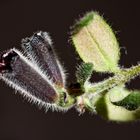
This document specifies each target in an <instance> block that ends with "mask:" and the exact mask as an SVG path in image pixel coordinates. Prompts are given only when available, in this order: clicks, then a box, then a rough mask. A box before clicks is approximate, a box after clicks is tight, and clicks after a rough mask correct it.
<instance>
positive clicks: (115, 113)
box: [95, 87, 140, 122]
mask: <svg viewBox="0 0 140 140" xmlns="http://www.w3.org/2000/svg"><path fill="white" fill-rule="evenodd" d="M130 95H131V94H130V92H129V91H128V90H126V89H125V88H124V87H115V88H113V89H111V90H110V91H109V92H108V93H106V95H105V96H101V97H100V98H99V99H98V101H97V102H96V104H95V106H96V111H97V114H99V115H101V116H102V117H103V118H105V119H107V120H112V121H118V122H128V121H134V120H137V119H139V118H140V109H137V110H134V111H130V110H127V109H126V108H124V107H121V106H116V105H114V104H112V101H121V100H123V99H125V98H127V97H128V96H130Z"/></svg>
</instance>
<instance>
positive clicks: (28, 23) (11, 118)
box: [0, 0, 140, 140]
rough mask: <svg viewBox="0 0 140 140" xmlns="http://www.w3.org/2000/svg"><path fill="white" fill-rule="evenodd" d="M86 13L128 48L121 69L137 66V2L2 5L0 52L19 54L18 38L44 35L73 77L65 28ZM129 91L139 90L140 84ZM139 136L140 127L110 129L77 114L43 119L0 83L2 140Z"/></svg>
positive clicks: (36, 0)
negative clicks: (96, 13) (93, 15)
mask: <svg viewBox="0 0 140 140" xmlns="http://www.w3.org/2000/svg"><path fill="white" fill-rule="evenodd" d="M90 10H97V11H99V12H100V13H101V14H104V17H105V18H106V19H107V20H108V21H109V23H110V24H111V25H112V27H113V29H115V30H116V31H117V38H119V42H120V45H121V46H122V47H123V46H126V49H127V52H128V54H127V55H125V49H123V48H122V49H121V52H122V56H121V61H120V64H121V65H124V66H125V67H129V66H131V65H135V64H137V62H138V61H139V60H140V55H139V51H140V48H139V47H140V45H139V44H140V43H139V42H140V39H139V33H140V28H139V25H140V15H139V13H140V8H139V3H138V0H133V1H128V0H116V1H115V0H83V1H82V0H70V1H66V0H65V1H64V2H63V1H62V0H58V1H57V0H44V1H41V0H23V1H21V0H1V1H0V50H1V51H2V50H5V49H8V48H11V47H13V46H15V47H17V48H20V40H21V39H22V38H24V37H26V36H30V35H32V33H33V32H35V31H37V30H44V31H48V32H49V33H50V34H51V36H52V38H53V41H54V42H55V43H54V44H55V49H56V50H57V52H58V55H59V57H60V59H61V60H62V61H63V63H64V65H65V67H66V69H67V71H68V72H70V73H71V74H72V75H73V74H74V71H75V64H76V63H77V62H79V60H78V58H75V56H77V55H76V54H75V53H74V49H73V48H72V47H71V45H70V44H69V42H68V39H69V31H70V30H69V27H70V26H71V25H72V24H73V23H74V20H75V19H76V18H78V17H80V15H82V14H83V13H85V12H86V11H90ZM73 79H74V76H70V78H69V80H73ZM93 79H94V78H93ZM96 79H98V77H97V76H96ZM129 87H130V88H132V87H133V88H137V89H140V80H139V78H137V79H136V80H133V83H130V85H129ZM139 132H140V123H139V122H137V123H128V124H117V123H111V122H106V121H105V120H102V119H101V118H100V117H98V116H94V115H93V116H92V115H90V114H88V113H86V114H84V115H82V116H78V113H77V112H76V111H75V110H71V111H69V112H67V113H65V114H63V113H57V112H51V111H49V112H48V113H46V114H45V113H44V110H39V109H38V108H37V107H36V106H35V105H31V104H30V103H28V102H27V101H26V100H23V98H22V97H21V96H18V95H15V94H14V90H12V89H11V88H9V87H8V86H6V85H5V84H4V83H3V82H0V140H53V139H61V140H63V139H65V140H69V139H71V140H72V139H79V140H86V139H93V140H102V139H104V140H105V139H107V140H112V139H113V140H122V139H123V140H125V139H126V140H132V139H136V138H137V137H139Z"/></svg>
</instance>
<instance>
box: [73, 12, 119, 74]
mask: <svg viewBox="0 0 140 140" xmlns="http://www.w3.org/2000/svg"><path fill="white" fill-rule="evenodd" d="M72 41H73V44H74V46H75V48H76V51H77V52H78V54H79V56H80V57H81V59H82V60H83V61H84V62H86V63H88V62H90V63H93V65H94V69H95V71H99V72H116V71H117V70H118V69H119V68H118V61H119V59H120V49H119V45H118V42H117V39H116V37H115V35H114V33H113V31H112V29H111V28H110V26H109V25H108V24H107V23H106V22H105V20H104V19H103V18H102V17H101V16H100V15H99V14H98V13H96V12H90V13H88V14H86V15H85V16H84V17H83V18H82V19H81V20H80V21H79V22H77V24H76V25H75V29H74V34H73V35H72Z"/></svg>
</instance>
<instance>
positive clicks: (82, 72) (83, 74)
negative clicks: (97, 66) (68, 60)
mask: <svg viewBox="0 0 140 140" xmlns="http://www.w3.org/2000/svg"><path fill="white" fill-rule="evenodd" d="M92 72H93V64H92V63H83V64H81V65H80V66H79V68H78V69H77V71H76V78H77V82H78V83H80V84H81V85H83V84H84V83H85V82H86V81H87V80H88V79H89V78H90V77H91V75H92Z"/></svg>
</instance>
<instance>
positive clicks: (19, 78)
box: [0, 49, 58, 103]
mask: <svg viewBox="0 0 140 140" xmlns="http://www.w3.org/2000/svg"><path fill="white" fill-rule="evenodd" d="M0 78H1V79H3V80H4V81H5V82H6V83H8V84H9V85H11V86H12V87H13V88H15V89H16V90H19V91H20V92H21V93H22V94H24V95H25V96H27V97H30V98H31V99H33V101H35V102H36V101H39V102H42V103H43V102H44V103H55V102H56V101H57V100H58V94H57V92H56V91H55V89H54V87H53V85H52V83H51V82H50V81H49V80H48V79H46V77H45V76H44V75H43V74H42V73H41V72H40V71H39V70H38V68H36V66H34V64H32V63H31V62H30V61H29V60H27V59H26V58H25V57H24V56H23V55H22V54H21V53H20V52H19V51H17V50H16V49H11V50H9V51H7V52H4V53H1V54H0Z"/></svg>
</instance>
